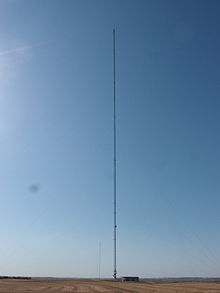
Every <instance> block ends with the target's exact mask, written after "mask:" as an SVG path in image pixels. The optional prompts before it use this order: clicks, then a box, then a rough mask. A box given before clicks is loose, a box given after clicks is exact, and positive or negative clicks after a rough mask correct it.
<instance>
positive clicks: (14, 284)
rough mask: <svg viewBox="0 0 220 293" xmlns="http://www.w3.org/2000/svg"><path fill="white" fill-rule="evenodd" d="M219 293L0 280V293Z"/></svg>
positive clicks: (216, 290)
mask: <svg viewBox="0 0 220 293" xmlns="http://www.w3.org/2000/svg"><path fill="white" fill-rule="evenodd" d="M3 292H4V293H6V292H7V293H9V292H10V293H14V292H20V293H27V292H36V293H38V292H41V293H47V292H48V293H49V292H50V293H53V292H54V293H55V292H56V293H58V292H69V293H71V292H80V293H110V292H114V293H177V292H180V293H202V292H206V293H220V283H192V282H189V283H122V282H113V281H92V280H91V281H85V280H69V281H66V280H52V281H51V280H0V293H3Z"/></svg>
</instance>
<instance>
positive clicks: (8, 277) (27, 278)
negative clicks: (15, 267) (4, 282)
mask: <svg viewBox="0 0 220 293" xmlns="http://www.w3.org/2000/svg"><path fill="white" fill-rule="evenodd" d="M0 279H21V280H30V279H31V277H16V276H0Z"/></svg>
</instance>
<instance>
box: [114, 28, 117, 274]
mask: <svg viewBox="0 0 220 293" xmlns="http://www.w3.org/2000/svg"><path fill="white" fill-rule="evenodd" d="M113 98H114V183H113V184H114V273H113V277H114V279H115V280H116V279H117V256H116V252H117V246H116V240H117V233H116V232H117V231H116V230H117V217H116V212H117V210H116V207H117V206H116V204H117V203H116V191H117V190H116V171H117V169H116V159H117V156H116V155H117V154H116V146H117V145H116V142H117V141H116V70H115V29H113Z"/></svg>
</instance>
